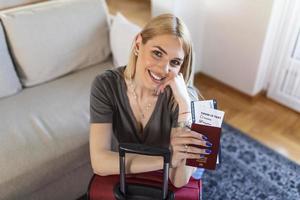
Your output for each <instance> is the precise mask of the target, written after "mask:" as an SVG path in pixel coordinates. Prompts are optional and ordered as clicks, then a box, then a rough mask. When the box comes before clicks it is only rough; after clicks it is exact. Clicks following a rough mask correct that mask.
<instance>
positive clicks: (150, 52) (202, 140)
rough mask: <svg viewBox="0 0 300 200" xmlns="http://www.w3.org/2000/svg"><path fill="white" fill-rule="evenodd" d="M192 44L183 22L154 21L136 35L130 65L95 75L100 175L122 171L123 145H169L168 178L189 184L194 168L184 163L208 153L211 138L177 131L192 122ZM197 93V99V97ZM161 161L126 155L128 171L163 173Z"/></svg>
mask: <svg viewBox="0 0 300 200" xmlns="http://www.w3.org/2000/svg"><path fill="white" fill-rule="evenodd" d="M192 61H193V59H192V44H191V40H190V36H189V32H188V30H187V28H186V26H185V25H184V24H183V22H182V21H181V20H180V19H179V18H177V17H175V16H173V15H171V14H164V15H160V16H158V17H156V18H153V19H152V20H151V21H150V22H149V23H148V24H147V25H146V26H145V27H144V28H143V30H142V31H141V32H140V33H139V34H138V35H137V36H136V38H135V41H134V42H133V46H132V51H131V55H130V58H129V62H128V64H127V66H123V67H119V68H116V69H113V70H108V71H106V72H104V73H103V74H100V75H98V76H97V77H96V79H95V80H94V82H93V84H92V88H91V101H90V112H91V119H90V120H91V126H90V154H91V162H92V167H93V170H94V173H95V174H98V175H101V176H105V175H113V174H118V173H119V154H118V153H117V152H116V151H117V144H118V143H119V142H127V143H141V144H146V145H152V146H163V147H170V149H171V150H172V152H171V153H172V159H171V169H170V175H169V179H170V181H171V182H172V183H173V185H174V186H175V187H182V186H183V185H185V184H187V183H188V181H189V179H190V177H191V175H192V173H193V172H194V171H195V170H196V169H195V168H193V167H189V166H185V159H187V158H199V157H200V156H203V155H205V154H209V153H210V151H209V150H208V149H207V150H205V149H200V148H196V147H193V146H191V145H201V146H204V147H206V146H207V147H209V146H211V144H210V143H209V142H208V141H207V140H206V137H205V136H203V135H201V134H199V133H195V132H193V131H190V130H188V129H182V128H177V127H179V126H182V125H183V124H185V123H186V122H188V121H189V120H190V118H191V113H190V101H191V100H192V99H193V98H195V96H196V95H195V94H196V93H195V92H194V91H193V90H192V89H191V88H190V87H188V86H189V85H190V84H191V78H192V77H191V76H192V71H193V69H192ZM192 94H194V95H192ZM162 166H163V159H162V158H160V157H151V156H142V155H135V154H128V156H127V155H126V169H127V172H126V173H141V172H148V171H154V170H159V169H162Z"/></svg>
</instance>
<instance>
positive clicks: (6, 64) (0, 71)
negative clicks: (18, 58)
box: [0, 22, 22, 98]
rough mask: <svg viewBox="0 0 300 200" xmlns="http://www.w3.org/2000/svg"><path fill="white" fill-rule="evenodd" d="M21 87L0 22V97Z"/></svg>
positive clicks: (10, 93)
mask: <svg viewBox="0 0 300 200" xmlns="http://www.w3.org/2000/svg"><path fill="white" fill-rule="evenodd" d="M21 89H22V86H21V84H20V81H19V78H18V77H17V74H16V71H15V68H14V65H13V63H12V60H11V57H10V55H9V52H8V49H7V45H6V40H5V35H4V32H3V28H2V24H1V22H0V98H2V97H6V96H9V95H12V94H15V93H17V92H18V91H20V90H21Z"/></svg>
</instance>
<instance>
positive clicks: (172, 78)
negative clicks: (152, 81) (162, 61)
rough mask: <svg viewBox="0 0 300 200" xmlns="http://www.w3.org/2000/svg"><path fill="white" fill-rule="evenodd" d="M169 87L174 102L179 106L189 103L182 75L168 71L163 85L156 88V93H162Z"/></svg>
mask: <svg viewBox="0 0 300 200" xmlns="http://www.w3.org/2000/svg"><path fill="white" fill-rule="evenodd" d="M168 85H169V86H170V87H171V89H172V92H173V95H174V98H175V100H176V101H177V103H178V104H179V105H182V104H187V105H189V103H190V97H189V94H188V91H187V87H186V84H185V81H184V78H183V75H182V73H179V74H177V73H176V72H173V71H170V72H169V73H168V76H167V77H166V79H165V80H164V83H163V84H161V85H160V86H159V87H158V90H157V92H158V93H162V92H163V91H164V89H165V88H166V87H167V86H168Z"/></svg>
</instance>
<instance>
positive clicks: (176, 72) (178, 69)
mask: <svg viewBox="0 0 300 200" xmlns="http://www.w3.org/2000/svg"><path fill="white" fill-rule="evenodd" d="M180 69H181V68H180V67H176V68H175V67H171V68H170V71H171V72H173V73H175V74H179V72H180Z"/></svg>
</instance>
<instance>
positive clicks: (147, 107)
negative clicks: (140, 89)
mask: <svg viewBox="0 0 300 200" xmlns="http://www.w3.org/2000/svg"><path fill="white" fill-rule="evenodd" d="M129 87H130V89H131V93H132V95H133V98H134V99H135V101H136V104H137V106H138V109H139V111H140V113H141V115H142V116H141V117H142V119H144V118H145V114H144V112H143V109H142V108H141V106H140V104H139V101H138V96H137V94H136V92H135V86H134V84H133V82H132V79H130V80H129ZM151 107H152V104H151V103H147V105H146V107H145V112H148V110H149V109H150V108H151Z"/></svg>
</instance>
